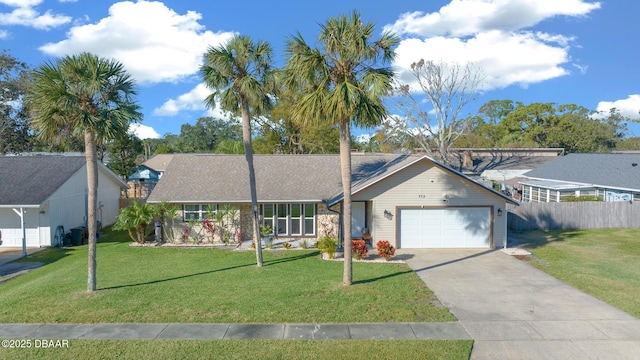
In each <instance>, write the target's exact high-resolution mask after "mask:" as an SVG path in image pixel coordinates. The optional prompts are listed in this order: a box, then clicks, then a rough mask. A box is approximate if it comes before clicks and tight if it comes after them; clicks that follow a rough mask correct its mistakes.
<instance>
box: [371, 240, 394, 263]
mask: <svg viewBox="0 0 640 360" xmlns="http://www.w3.org/2000/svg"><path fill="white" fill-rule="evenodd" d="M376 248H377V249H378V255H380V256H381V257H383V258H385V259H386V260H387V261H389V259H391V257H392V256H393V255H395V253H396V249H395V248H394V247H393V246H391V244H389V242H388V241H387V240H380V241H378V242H377V243H376Z"/></svg>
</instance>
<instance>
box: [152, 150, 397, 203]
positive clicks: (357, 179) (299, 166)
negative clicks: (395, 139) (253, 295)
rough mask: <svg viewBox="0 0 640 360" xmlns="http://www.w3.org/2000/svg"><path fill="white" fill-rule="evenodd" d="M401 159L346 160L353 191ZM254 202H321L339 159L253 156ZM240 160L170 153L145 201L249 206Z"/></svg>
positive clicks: (337, 188)
mask: <svg viewBox="0 0 640 360" xmlns="http://www.w3.org/2000/svg"><path fill="white" fill-rule="evenodd" d="M407 158H408V156H406V155H390V154H375V155H354V156H352V172H353V177H352V179H353V187H354V188H355V187H356V186H358V185H362V183H363V182H366V181H370V180H371V179H372V178H375V177H376V176H384V174H387V173H388V172H389V171H391V169H393V168H395V167H398V166H401V164H402V163H404V162H407ZM254 168H255V171H256V182H257V194H258V200H259V201H261V202H263V201H321V200H326V199H328V198H330V197H332V196H335V195H336V194H338V193H340V192H341V191H342V185H341V176H340V156H339V155H334V154H330V155H254ZM250 199H251V197H250V194H249V176H248V170H247V164H246V161H245V158H244V155H216V154H175V155H174V158H173V160H172V161H171V163H170V164H169V166H168V167H167V170H166V172H165V174H164V175H163V176H162V179H161V180H160V182H159V183H158V185H157V186H156V187H155V188H154V190H153V192H152V193H151V195H150V196H149V199H148V200H149V201H150V202H156V201H162V200H167V201H172V202H220V201H225V202H249V201H250Z"/></svg>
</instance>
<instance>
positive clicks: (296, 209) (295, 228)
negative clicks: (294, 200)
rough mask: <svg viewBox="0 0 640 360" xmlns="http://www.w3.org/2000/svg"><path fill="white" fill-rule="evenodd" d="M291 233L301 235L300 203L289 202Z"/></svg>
mask: <svg viewBox="0 0 640 360" xmlns="http://www.w3.org/2000/svg"><path fill="white" fill-rule="evenodd" d="M290 209H291V214H290V217H291V235H302V205H301V204H291V205H290Z"/></svg>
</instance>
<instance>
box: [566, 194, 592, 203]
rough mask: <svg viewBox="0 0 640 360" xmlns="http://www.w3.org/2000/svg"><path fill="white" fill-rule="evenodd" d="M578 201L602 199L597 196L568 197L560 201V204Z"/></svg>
mask: <svg viewBox="0 0 640 360" xmlns="http://www.w3.org/2000/svg"><path fill="white" fill-rule="evenodd" d="M578 201H602V198H601V197H599V196H592V195H585V196H575V195H570V196H566V197H563V198H562V199H560V202H578Z"/></svg>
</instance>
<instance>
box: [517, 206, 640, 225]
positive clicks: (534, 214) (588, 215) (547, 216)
mask: <svg viewBox="0 0 640 360" xmlns="http://www.w3.org/2000/svg"><path fill="white" fill-rule="evenodd" d="M507 226H508V227H509V229H510V230H516V231H524V230H569V229H606V228H640V202H634V203H630V202H626V201H625V202H566V203H562V202H561V203H523V204H521V205H520V206H519V207H517V208H515V209H514V210H512V211H511V212H509V214H508V217H507Z"/></svg>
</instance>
